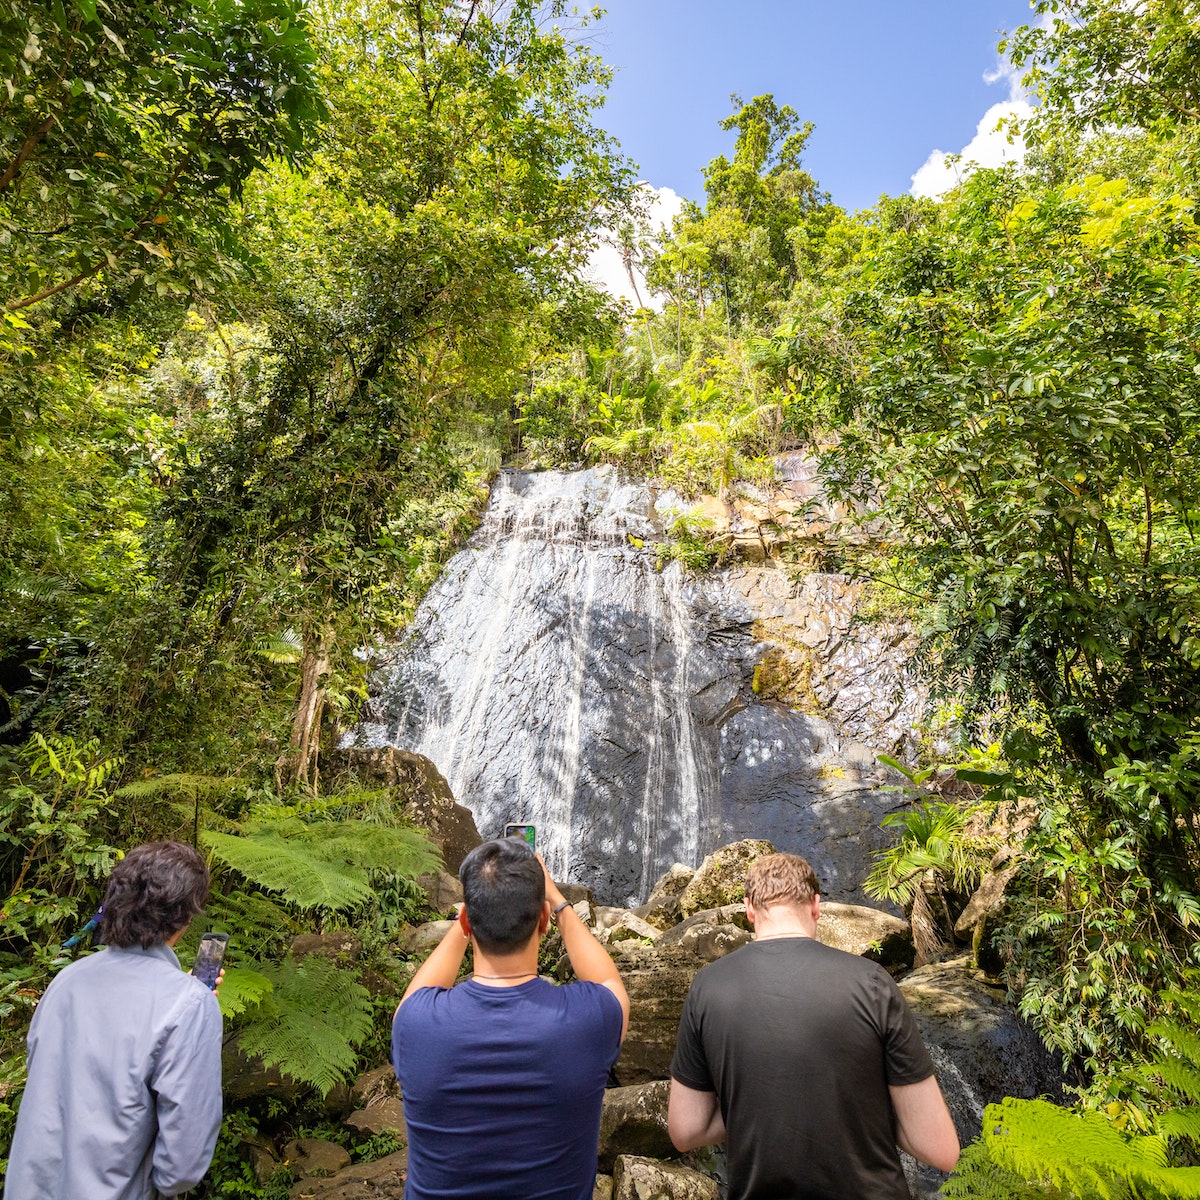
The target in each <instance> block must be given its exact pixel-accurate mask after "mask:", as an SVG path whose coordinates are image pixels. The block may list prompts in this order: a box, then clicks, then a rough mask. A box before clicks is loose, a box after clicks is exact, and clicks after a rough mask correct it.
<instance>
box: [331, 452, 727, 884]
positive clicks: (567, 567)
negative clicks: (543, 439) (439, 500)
mask: <svg viewBox="0 0 1200 1200" xmlns="http://www.w3.org/2000/svg"><path fill="white" fill-rule="evenodd" d="M663 537H664V535H663V532H662V522H661V521H660V519H659V516H658V513H657V511H656V508H655V502H654V498H653V496H652V494H651V493H650V491H649V489H647V488H646V487H645V486H644V485H630V484H622V483H621V482H620V481H619V480H618V478H617V477H616V475H615V473H614V472H612V471H611V470H610V469H607V468H596V469H593V470H590V471H582V472H572V473H563V472H549V471H548V472H538V473H527V472H516V471H506V472H502V473H501V474H500V476H499V477H498V479H497V481H496V484H495V485H494V487H493V491H492V498H491V502H490V503H489V505H488V509H487V512H486V514H485V516H484V519H483V522H482V524H481V526H480V528H479V530H478V531H477V533H476V535H475V536H474V537H473V538H472V539H471V542H470V543H469V545H468V547H467V548H466V549H465V550H464V551H462V552H460V553H459V554H458V555H456V557H455V558H454V560H452V562H451V564H450V566H449V567H448V568H447V570H446V571H445V572H444V573H443V575H442V576H441V578H440V579H439V580H438V582H437V583H436V584H435V585H434V586H433V588H432V589H431V590H430V592H429V594H428V596H427V597H426V599H425V601H424V602H423V604H422V605H421V608H420V610H419V611H418V614H417V616H416V619H415V621H414V623H413V625H412V627H411V629H410V630H409V632H408V635H407V636H406V637H405V639H404V640H403V641H402V642H401V643H400V644H399V645H398V646H397V647H394V648H393V651H392V652H391V653H390V654H389V656H388V658H387V660H386V661H384V662H383V663H381V665H380V667H379V669H378V670H377V672H376V677H375V681H374V685H373V691H374V692H375V693H376V698H375V700H374V702H373V706H372V710H371V712H370V713H369V719H368V720H367V721H365V722H364V723H363V724H362V725H360V727H359V728H358V729H357V730H356V732H355V734H354V740H355V741H356V742H358V743H359V744H366V745H388V744H391V745H396V746H399V747H401V748H403V749H407V750H414V751H416V752H418V753H420V754H424V755H426V756H427V757H429V758H430V759H432V760H433V762H434V763H435V764H436V765H437V766H438V768H439V770H441V772H442V773H443V774H444V775H445V776H446V778H447V780H448V782H449V783H450V786H451V789H452V790H453V792H454V795H455V797H456V798H457V799H458V800H459V801H460V803H462V804H465V805H466V806H467V807H468V808H470V809H471V811H472V813H473V815H474V817H475V820H476V824H477V826H478V828H479V830H480V833H481V834H483V836H484V837H491V836H496V835H498V834H500V833H501V832H502V831H503V826H504V824H505V822H506V821H531V822H533V823H534V824H536V825H537V827H538V845H539V848H540V849H541V850H542V851H543V852H544V854H545V856H546V861H547V863H548V865H549V867H550V869H551V871H552V872H553V873H554V874H555V875H556V877H558V878H569V879H573V880H577V881H579V882H583V883H587V884H588V885H589V886H591V887H592V888H593V889H594V890H595V892H596V894H597V895H598V896H599V897H601V898H603V899H606V900H610V901H621V902H636V901H638V900H640V899H643V898H644V897H645V894H646V892H647V891H648V890H649V887H650V885H651V884H652V883H653V881H654V879H655V878H657V876H658V875H659V874H661V873H662V872H663V871H665V870H666V869H667V868H668V867H669V866H670V865H671V863H672V862H675V861H683V862H686V863H688V864H689V865H696V864H697V863H698V861H699V859H700V857H702V855H703V854H704V853H706V852H707V851H708V850H711V849H713V848H714V847H715V845H716V844H717V837H718V834H719V812H720V808H719V786H720V785H719V779H718V754H719V730H718V728H717V725H716V723H715V714H714V713H711V712H709V711H708V709H707V708H706V706H705V703H704V702H702V701H698V700H697V695H698V693H699V692H701V691H703V690H704V689H706V688H708V689H709V690H711V685H712V683H713V679H714V674H716V675H719V674H720V673H721V672H722V671H724V672H725V673H726V674H728V673H729V672H730V671H731V670H732V668H731V667H730V665H729V664H728V663H717V664H716V666H714V665H712V664H709V665H708V666H704V667H702V666H701V665H700V663H699V660H700V659H702V658H704V657H705V656H706V651H705V649H704V647H703V644H702V634H701V633H700V632H699V631H698V629H697V623H696V619H695V616H694V614H693V612H692V609H691V597H690V595H689V586H688V584H687V582H686V580H685V579H684V576H683V573H682V571H681V569H680V567H679V565H678V564H677V563H672V564H670V565H669V566H667V567H666V569H665V570H662V571H660V570H658V568H657V565H656V561H655V555H654V552H653V544H654V543H655V542H658V541H661V540H663ZM643 543H644V544H643ZM708 657H710V658H711V657H712V655H711V654H708ZM717 657H718V658H719V657H720V655H718V656H717ZM731 687H736V684H731Z"/></svg>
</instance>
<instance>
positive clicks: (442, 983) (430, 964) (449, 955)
mask: <svg viewBox="0 0 1200 1200" xmlns="http://www.w3.org/2000/svg"><path fill="white" fill-rule="evenodd" d="M461 915H462V914H461V913H460V914H459V920H456V921H455V922H454V924H453V925H451V926H450V928H449V929H447V930H446V932H445V935H444V936H443V937H442V940H441V941H440V942H438V944H437V945H436V946H435V947H434V950H433V953H432V954H431V955H430V956H429V957H428V958H427V959H426V960H425V961H424V962H423V963H422V964H421V965H420V966H419V967H418V968H417V973H416V974H415V975H414V976H413V977H412V981H411V982H410V983H409V985H408V987H406V988H405V989H404V995H403V996H401V997H400V1004H397V1005H396V1011H397V1012H398V1011H399V1010H400V1005H402V1004H403V1003H404V1002H405V1000H407V999H408V998H409V996H411V995H412V994H413V992H419V991H420V990H421V988H427V987H442V988H448V987H453V986H454V981H455V980H456V979H457V978H458V968H459V967H461V966H462V960H463V956H464V955H465V954H466V952H467V947H468V946H469V945H470V941H469V939H468V938H467V935H466V932H465V931H464V930H463V927H462V920H461Z"/></svg>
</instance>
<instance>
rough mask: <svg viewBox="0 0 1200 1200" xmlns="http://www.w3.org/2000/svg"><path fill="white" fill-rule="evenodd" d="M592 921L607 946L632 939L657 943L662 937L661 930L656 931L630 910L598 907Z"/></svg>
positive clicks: (593, 911) (593, 913)
mask: <svg viewBox="0 0 1200 1200" xmlns="http://www.w3.org/2000/svg"><path fill="white" fill-rule="evenodd" d="M592 920H593V922H594V924H595V928H596V932H597V934H599V935H600V940H601V941H602V942H604V943H606V944H609V943H612V942H625V941H629V940H630V939H631V938H642V939H645V940H647V941H650V942H655V941H657V940H658V939H659V938H660V937H661V936H662V930H661V929H656V928H655V927H654V926H653V925H651V924H650V923H649V922H648V921H644V920H642V918H641V917H639V916H638V915H637V914H636V913H635V912H633V911H631V910H630V909H628V908H609V907H607V906H605V905H602V904H601V905H596V906H595V908H594V909H593V910H592Z"/></svg>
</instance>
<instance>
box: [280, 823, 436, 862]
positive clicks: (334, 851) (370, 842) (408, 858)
mask: <svg viewBox="0 0 1200 1200" xmlns="http://www.w3.org/2000/svg"><path fill="white" fill-rule="evenodd" d="M291 840H292V842H293V843H294V844H295V843H299V844H302V845H304V846H306V847H307V848H308V849H309V850H310V851H311V852H312V853H313V854H317V855H320V856H321V857H322V858H323V859H325V860H326V861H327V862H344V863H347V864H354V865H357V866H359V867H363V868H364V869H367V870H380V871H383V870H386V871H398V872H400V873H401V874H402V875H420V874H421V873H422V872H424V871H432V870H435V869H436V868H437V867H438V866H439V865H440V859H439V858H438V854H437V851H436V850H435V849H434V847H433V846H432V844H431V843H430V842H429V840H428V838H426V837H425V836H424V834H422V833H420V832H419V831H418V830H416V829H407V828H403V827H400V826H387V825H376V824H374V823H372V822H369V821H337V822H330V823H324V824H322V823H318V824H313V825H305V826H304V828H303V830H301V831H299V832H298V833H296V834H295V835H293V837H292V839H291Z"/></svg>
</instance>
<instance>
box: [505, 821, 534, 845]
mask: <svg viewBox="0 0 1200 1200" xmlns="http://www.w3.org/2000/svg"><path fill="white" fill-rule="evenodd" d="M504 836H505V837H518V838H523V839H524V840H525V842H526V843H527V844H528V846H529V848H530V850H536V849H537V830H536V829H535V828H534V827H533V826H532V825H505V827H504Z"/></svg>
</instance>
